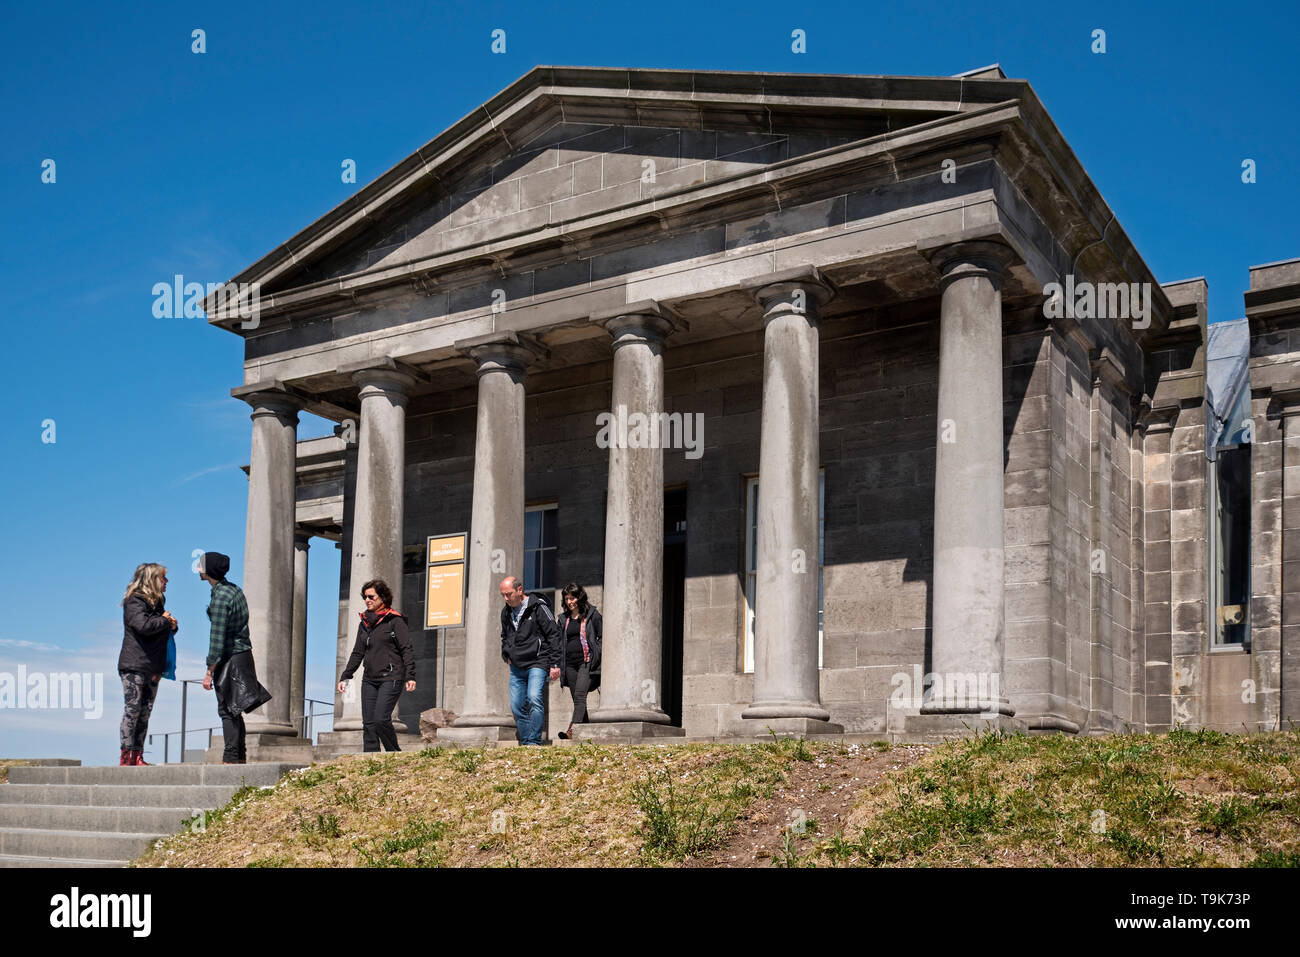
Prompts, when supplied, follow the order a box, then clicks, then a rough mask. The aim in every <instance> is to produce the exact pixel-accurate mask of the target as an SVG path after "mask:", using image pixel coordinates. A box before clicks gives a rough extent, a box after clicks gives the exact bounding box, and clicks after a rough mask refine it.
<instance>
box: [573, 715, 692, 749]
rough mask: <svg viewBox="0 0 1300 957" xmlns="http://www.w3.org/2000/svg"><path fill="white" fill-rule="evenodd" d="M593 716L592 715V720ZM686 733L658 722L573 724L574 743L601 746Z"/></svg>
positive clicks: (674, 736)
mask: <svg viewBox="0 0 1300 957" xmlns="http://www.w3.org/2000/svg"><path fill="white" fill-rule="evenodd" d="M594 717H595V716H594V715H593V718H594ZM684 737H686V732H685V731H684V730H683V729H681V728H678V727H674V726H673V725H671V724H662V723H660V722H658V721H605V722H601V723H599V724H575V725H574V726H573V740H574V741H592V742H596V743H603V744H614V743H623V744H625V743H628V742H631V741H635V740H639V739H641V738H684Z"/></svg>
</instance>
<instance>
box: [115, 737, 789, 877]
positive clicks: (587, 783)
mask: <svg viewBox="0 0 1300 957" xmlns="http://www.w3.org/2000/svg"><path fill="white" fill-rule="evenodd" d="M794 750H795V745H793V744H788V745H787V744H785V743H781V744H766V745H731V746H727V745H682V746H676V747H664V748H661V747H637V748H626V747H614V746H601V747H594V746H586V747H565V748H545V749H543V748H503V749H464V750H441V749H434V748H429V749H425V750H423V751H420V752H417V753H402V754H393V755H380V756H367V755H348V756H346V757H343V758H339V759H337V760H336V761H333V762H330V763H328V764H323V765H316V766H313V767H311V768H309V769H306V770H303V771H300V772H294V773H291V774H290V775H289V776H287V777H286V778H285V779H283V780H282V781H281V782H280V783H279V784H278V785H277V786H276V787H274V788H265V789H258V788H246V789H244V790H243V791H241V792H240V793H239V794H237V795H236V796H235V798H234V799H233V800H232V802H231V804H230V805H228V806H227V807H226V808H225V809H222V810H221V811H218V812H215V813H213V814H210V815H209V816H208V818H207V820H206V822H203V823H201V824H200V825H199V827H200V828H201V830H198V831H195V830H194V829H191V830H188V831H187V832H185V833H182V834H180V835H177V836H174V837H172V838H168V839H165V840H163V841H161V842H159V843H158V845H156V846H155V847H154V848H152V849H151V850H150V851H149V852H147V853H146V854H145V855H144V856H143V857H141V858H140V860H139V861H137V862H136V863H137V865H138V866H168V867H231V866H234V867H240V866H273V867H353V866H398V867H402V866H406V867H410V866H416V867H418V866H447V867H456V866H521V867H547V866H566V865H568V866H573V865H579V866H582V865H586V866H592V865H598V866H626V865H635V864H651V865H654V864H661V863H672V862H674V861H678V860H682V859H684V858H685V857H687V856H689V855H691V854H695V853H699V852H701V851H704V850H706V849H708V848H709V847H712V846H714V845H716V844H717V843H718V842H720V841H721V840H723V839H724V838H725V836H726V833H727V831H728V830H729V828H730V827H731V824H732V822H733V821H734V819H735V816H736V815H737V814H738V813H740V812H741V811H743V809H744V807H745V806H746V805H747V804H748V802H749V801H750V800H752V799H753V798H754V797H755V796H757V795H761V794H764V793H767V792H768V791H770V788H771V787H772V785H773V784H775V783H777V782H779V781H782V780H784V778H785V774H786V771H785V768H786V767H787V766H788V765H789V764H790V762H792V761H794V760H796V758H794V757H793V756H792V754H793V752H794Z"/></svg>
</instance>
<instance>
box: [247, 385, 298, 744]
mask: <svg viewBox="0 0 1300 957" xmlns="http://www.w3.org/2000/svg"><path fill="white" fill-rule="evenodd" d="M231 394H232V395H234V396H236V397H237V398H241V399H243V400H244V401H245V402H247V403H248V404H249V405H251V406H252V407H253V414H252V419H253V449H252V458H251V459H250V464H249V470H248V524H247V527H246V529H245V535H244V580H243V582H242V584H243V589H244V597H245V599H246V600H247V601H248V633H249V638H250V639H251V641H252V644H253V662H254V664H255V665H256V667H257V677H258V680H260V681H261V682H262V684H263V685H265V686H266V689H267V690H268V691H270V692H271V695H272V698H271V700H270V701H268V702H267V703H266V704H264V705H262V707H260V708H258V709H257V710H256V711H254V712H252V713H251V714H249V715H248V717H247V722H246V727H247V730H248V733H249V734H250V735H253V734H275V735H296V734H297V733H298V732H297V729H296V728H295V727H294V725H293V721H292V720H291V717H290V715H291V700H292V699H291V686H292V681H293V679H292V670H293V664H292V662H293V532H294V507H295V503H294V481H295V469H296V465H297V437H298V409H299V408H300V406H299V404H298V402H297V400H296V399H294V397H293V396H291V395H290V394H289V393H288V392H286V391H285V390H284V389H283V388H282V387H280V386H279V383H273V384H271V385H269V386H256V387H250V386H244V387H242V388H239V389H234V390H232V392H231Z"/></svg>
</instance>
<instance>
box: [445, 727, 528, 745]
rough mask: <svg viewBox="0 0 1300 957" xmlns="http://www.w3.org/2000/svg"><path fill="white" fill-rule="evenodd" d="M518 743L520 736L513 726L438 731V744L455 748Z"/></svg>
mask: <svg viewBox="0 0 1300 957" xmlns="http://www.w3.org/2000/svg"><path fill="white" fill-rule="evenodd" d="M518 743H519V735H518V733H517V731H516V730H515V726H514V725H513V724H511V725H510V727H508V728H504V727H502V726H501V725H499V724H491V725H470V726H469V727H451V728H439V729H438V744H440V745H444V744H445V745H448V746H449V747H453V748H487V747H493V746H495V745H502V744H505V745H513V744H518Z"/></svg>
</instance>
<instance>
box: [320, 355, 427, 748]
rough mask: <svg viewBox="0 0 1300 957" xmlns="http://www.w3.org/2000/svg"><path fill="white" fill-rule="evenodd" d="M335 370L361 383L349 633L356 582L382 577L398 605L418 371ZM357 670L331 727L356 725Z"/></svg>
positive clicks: (356, 613)
mask: <svg viewBox="0 0 1300 957" xmlns="http://www.w3.org/2000/svg"><path fill="white" fill-rule="evenodd" d="M341 371H344V372H350V373H352V378H353V381H354V382H356V384H357V385H358V386H359V387H360V389H361V422H360V427H359V428H358V430H357V484H356V495H355V501H354V504H353V513H352V556H351V562H350V567H351V574H350V579H351V588H350V594H349V595H348V616H347V621H348V628H349V634H351V635H352V636H355V635H356V630H357V622H358V621H360V616H361V613H362V612H363V611H365V610H366V606H365V603H364V602H363V601H362V600H361V586H362V585H364V584H365V583H366V582H368V581H370V580H371V579H372V578H382V579H383V580H384V581H385V582H387V583H388V587H389V588H390V589H392V592H393V607H394V608H396V609H397V610H398V611H401V610H402V548H403V540H404V539H403V534H404V533H403V527H402V526H403V520H404V517H405V510H404V507H405V498H404V495H405V481H404V479H405V474H406V399H407V395H408V393H409V391H410V388H411V386H413V385H415V382H416V379H417V376H418V373H416V372H415V371H414V370H411V369H407V368H406V367H404V366H400V365H399V364H398V363H396V362H395V361H394V360H392V359H384V360H381V361H380V362H378V363H374V362H371V363H366V364H363V365H359V366H358V365H351V366H345V367H344V368H343V369H342V370H341ZM349 653H350V651H349ZM345 660H346V659H345ZM362 673H363V672H362V668H360V667H359V668H358V669H357V672H356V674H355V675H353V680H352V681H351V682H349V683H348V690H347V693H346V694H344V695H343V716H342V717H341V718H340V719H339V720H338V721H336V722H335V723H334V730H335V731H359V730H361V682H360V678H361V676H362Z"/></svg>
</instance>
